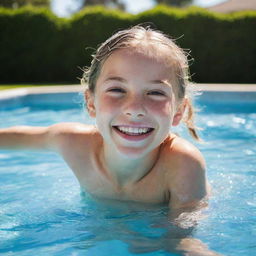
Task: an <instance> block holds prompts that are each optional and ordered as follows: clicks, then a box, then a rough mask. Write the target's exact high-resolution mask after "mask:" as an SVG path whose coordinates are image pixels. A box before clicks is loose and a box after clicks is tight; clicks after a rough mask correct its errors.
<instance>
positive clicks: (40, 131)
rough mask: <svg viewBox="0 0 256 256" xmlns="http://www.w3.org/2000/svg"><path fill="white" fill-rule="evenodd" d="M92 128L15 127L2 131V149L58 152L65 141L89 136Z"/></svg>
mask: <svg viewBox="0 0 256 256" xmlns="http://www.w3.org/2000/svg"><path fill="white" fill-rule="evenodd" d="M88 130H89V131H90V128H88V126H86V125H83V124H79V123H59V124H54V125H52V126H49V127H31V126H15V127H10V128H4V129H0V149H46V150H54V151H56V150H58V149H59V148H60V147H62V146H63V144H65V143H64V142H65V141H68V142H70V140H73V138H74V135H76V137H77V136H78V137H79V138H81V137H83V136H82V135H83V134H87V133H88Z"/></svg>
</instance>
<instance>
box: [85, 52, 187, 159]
mask: <svg viewBox="0 0 256 256" xmlns="http://www.w3.org/2000/svg"><path fill="white" fill-rule="evenodd" d="M171 81H172V79H171V77H170V68H168V67H167V66H166V65H165V64H164V62H163V63H162V62H160V61H157V60H155V59H153V58H149V57H147V56H145V55H143V54H141V53H136V52H134V51H131V50H129V49H120V50H116V51H115V52H113V53H112V54H111V55H110V56H109V57H108V58H107V60H106V61H105V63H104V64H103V66H102V69H101V72H100V75H99V77H98V80H97V83H96V88H95V92H94V93H93V94H89V95H87V106H88V110H89V114H90V115H91V116H93V117H96V123H97V126H98V129H99V132H100V133H101V135H102V137H103V139H104V143H105V146H107V147H108V149H111V150H117V151H118V152H119V153H121V154H123V155H125V156H127V157H139V156H141V155H145V154H147V153H149V152H151V151H152V150H154V149H156V148H157V147H158V146H159V145H160V144H161V143H162V142H163V141H164V139H165V138H166V137H167V135H168V134H169V130H170V127H171V125H177V124H178V123H179V121H180V119H181V117H182V114H183V113H182V112H183V111H182V110H178V111H177V109H176V105H175V96H174V91H173V88H172V82H171Z"/></svg>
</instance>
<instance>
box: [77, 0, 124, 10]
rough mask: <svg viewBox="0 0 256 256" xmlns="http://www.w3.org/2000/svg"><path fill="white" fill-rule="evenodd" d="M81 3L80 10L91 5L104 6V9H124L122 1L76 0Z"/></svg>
mask: <svg viewBox="0 0 256 256" xmlns="http://www.w3.org/2000/svg"><path fill="white" fill-rule="evenodd" d="M76 1H77V2H80V3H81V8H84V7H86V6H93V5H104V6H106V7H114V8H118V9H120V10H124V9H125V4H124V3H123V2H122V0H76Z"/></svg>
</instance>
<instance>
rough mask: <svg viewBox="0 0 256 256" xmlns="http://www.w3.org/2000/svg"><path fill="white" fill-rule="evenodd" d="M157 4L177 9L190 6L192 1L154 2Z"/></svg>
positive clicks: (156, 0) (163, 0)
mask: <svg viewBox="0 0 256 256" xmlns="http://www.w3.org/2000/svg"><path fill="white" fill-rule="evenodd" d="M155 2H156V3H157V4H166V5H172V6H177V7H182V6H185V5H188V4H191V3H192V2H193V0H155Z"/></svg>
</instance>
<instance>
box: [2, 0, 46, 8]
mask: <svg viewBox="0 0 256 256" xmlns="http://www.w3.org/2000/svg"><path fill="white" fill-rule="evenodd" d="M25 5H33V6H37V7H50V0H0V6H2V7H7V8H19V7H22V6H25Z"/></svg>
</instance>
